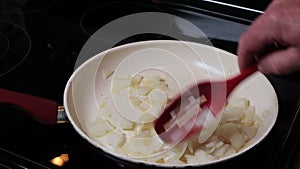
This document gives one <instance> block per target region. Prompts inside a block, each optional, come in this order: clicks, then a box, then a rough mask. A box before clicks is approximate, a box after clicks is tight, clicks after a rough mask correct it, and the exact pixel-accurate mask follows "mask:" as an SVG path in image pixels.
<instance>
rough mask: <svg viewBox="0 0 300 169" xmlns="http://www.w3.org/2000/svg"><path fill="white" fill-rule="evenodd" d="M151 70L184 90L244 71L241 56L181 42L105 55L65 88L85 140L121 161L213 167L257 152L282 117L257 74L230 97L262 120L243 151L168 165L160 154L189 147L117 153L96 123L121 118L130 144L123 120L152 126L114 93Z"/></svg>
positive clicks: (271, 90)
mask: <svg viewBox="0 0 300 169" xmlns="http://www.w3.org/2000/svg"><path fill="white" fill-rule="evenodd" d="M145 72H146V74H147V73H148V74H151V75H157V74H158V75H162V76H167V77H170V78H169V79H168V80H167V83H168V84H169V85H170V86H171V88H172V87H174V88H176V90H179V91H180V90H182V89H184V87H186V86H189V85H191V84H193V83H196V82H198V81H201V80H207V79H209V80H220V79H221V80H224V79H225V78H227V77H230V76H231V75H235V74H237V73H239V69H238V65H237V57H236V56H235V55H233V54H231V53H229V52H226V51H223V50H221V49H218V48H215V47H212V46H207V45H204V44H199V43H194V42H187V41H177V40H152V41H142V42H135V43H130V44H125V45H122V46H118V47H114V48H111V49H108V50H106V51H103V52H101V53H99V54H97V55H95V56H93V57H92V58H90V59H89V60H87V61H86V62H84V63H83V64H81V65H80V66H79V67H78V68H77V69H76V70H75V71H74V72H73V74H72V75H71V77H70V78H69V80H68V82H67V84H66V87H65V91H64V103H63V104H64V107H65V111H66V114H67V117H68V119H69V121H70V122H71V124H72V126H73V127H74V129H75V130H76V131H77V132H78V133H79V134H80V135H81V136H82V138H83V139H85V140H86V141H87V142H88V143H89V144H90V145H92V146H93V147H95V148H96V149H100V150H101V151H103V152H104V153H105V154H108V155H110V156H112V157H114V158H116V159H119V160H122V161H127V162H130V163H134V164H141V163H142V164H144V165H149V166H155V167H166V168H171V167H178V168H181V167H187V166H204V165H212V164H215V163H219V162H222V161H225V160H228V159H232V158H234V157H236V156H239V155H241V154H243V153H245V152H246V151H248V150H249V149H251V148H253V147H254V146H255V145H257V144H258V143H260V142H261V141H262V140H263V139H264V138H265V137H266V136H267V135H268V133H269V132H270V131H271V129H272V127H273V126H274V124H275V122H276V119H277V113H278V100H277V96H276V93H275V91H274V88H273V87H272V85H271V83H270V82H269V81H268V79H267V78H266V77H265V76H264V75H263V74H261V73H260V72H257V73H255V74H254V75H253V76H251V77H249V78H248V79H247V80H245V83H242V84H240V85H239V86H237V88H236V89H235V90H234V91H233V93H232V94H231V96H230V98H229V100H231V99H232V98H247V99H248V100H249V101H250V102H251V104H252V105H253V106H254V107H255V112H256V113H257V114H258V116H259V117H260V118H261V125H260V126H259V128H258V131H257V133H256V135H255V137H253V138H252V139H251V140H250V141H249V142H248V143H247V144H246V145H245V146H244V147H243V148H242V149H241V150H240V151H238V152H236V153H234V154H232V155H229V156H226V157H224V158H219V159H216V160H211V161H204V162H201V163H200V162H199V163H193V164H178V163H167V164H166V163H157V162H154V161H153V160H151V159H154V158H155V157H158V156H159V157H164V156H167V155H168V153H170V152H172V153H174V152H175V154H176V153H177V154H178V153H183V152H181V151H182V150H184V147H185V145H184V144H182V143H178V145H172V146H169V147H168V149H165V151H162V152H158V153H156V154H147V155H146V156H139V155H132V154H131V155H130V154H124V153H122V152H120V151H115V150H114V149H113V148H112V147H111V146H110V142H109V141H107V137H106V135H104V136H101V137H96V136H95V135H93V132H92V131H91V129H90V125H91V124H93V122H94V121H95V119H97V118H98V117H99V114H101V113H103V112H105V111H109V112H110V113H111V115H110V117H115V118H114V120H111V121H109V125H111V126H113V128H114V130H117V131H118V133H121V134H122V135H125V140H127V139H128V140H130V136H129V135H128V132H127V131H126V130H124V128H122V127H120V123H122V120H125V121H129V122H132V123H134V125H136V124H138V123H142V124H143V123H148V122H151V121H145V119H143V120H142V121H141V120H140V119H141V118H138V117H140V114H139V113H140V112H139V111H137V110H136V109H134V108H133V107H132V104H130V101H128V100H129V99H128V98H129V96H128V95H126V94H125V95H122V96H120V95H119V94H118V93H115V92H114V90H113V89H114V88H115V85H118V84H117V80H116V79H118V78H119V77H128V75H130V76H129V77H134V76H137V75H139V74H143V73H145ZM131 75H132V76H131ZM131 80H132V79H130V81H131ZM0 92H1V90H0ZM2 92H3V91H2ZM213 92H214V91H213V90H212V93H213ZM10 94H16V93H10ZM13 98H14V96H12V97H10V99H9V100H8V101H6V102H10V103H13V102H14V101H15V100H14V99H13ZM5 99H6V97H5V98H3V97H2V98H1V96H0V101H2V102H3V100H5ZM104 103H105V106H104ZM51 104H52V103H51ZM45 105H46V103H45ZM25 106H26V105H25ZM31 106H34V105H31ZM52 107H53V106H52ZM124 110H125V112H124ZM53 111H54V110H51V112H53ZM54 112H56V111H54ZM120 112H121V113H120ZM48 113H49V114H50V112H48ZM52 114H53V113H52ZM36 117H37V116H36ZM43 117H44V116H43ZM37 118H39V117H37ZM53 119H55V118H54V116H53V115H51V117H46V118H45V117H44V121H47V120H48V121H51V122H53ZM152 120H154V119H152ZM102 127H103V126H102ZM151 139H152V138H151ZM155 139H156V138H155ZM150 141H153V140H150ZM149 148H150V147H149ZM151 148H153V147H151ZM146 149H147V147H146Z"/></svg>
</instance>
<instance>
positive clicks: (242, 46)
mask: <svg viewBox="0 0 300 169" xmlns="http://www.w3.org/2000/svg"><path fill="white" fill-rule="evenodd" d="M273 25H274V21H273V20H272V19H270V18H269V16H268V15H262V16H261V17H259V18H258V19H257V20H256V21H255V22H254V23H253V25H251V26H250V27H249V28H248V30H247V31H246V32H245V33H244V34H243V35H242V36H241V38H240V40H239V45H238V51H237V54H238V56H239V58H238V64H239V67H240V68H241V69H243V68H245V67H248V66H250V65H251V64H253V63H254V62H256V60H255V56H256V55H261V54H260V53H263V51H264V50H265V49H266V48H267V47H268V46H270V44H272V43H274V42H276V41H278V42H279V41H281V39H280V37H278V35H280V34H279V33H278V31H279V29H280V27H278V26H277V27H275V26H273ZM275 28H276V29H275ZM275 35H276V36H275Z"/></svg>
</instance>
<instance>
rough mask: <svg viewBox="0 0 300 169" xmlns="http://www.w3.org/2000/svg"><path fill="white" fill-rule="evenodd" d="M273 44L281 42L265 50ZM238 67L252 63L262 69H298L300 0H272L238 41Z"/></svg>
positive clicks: (285, 71) (284, 71)
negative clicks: (274, 47) (271, 48)
mask: <svg viewBox="0 0 300 169" xmlns="http://www.w3.org/2000/svg"><path fill="white" fill-rule="evenodd" d="M272 44H276V45H278V46H280V48H277V49H275V50H272V51H271V52H270V51H269V52H266V51H267V50H268V47H269V46H270V45H272ZM237 53H238V63H239V67H240V69H243V68H245V67H248V66H250V65H252V64H254V63H257V64H258V69H259V70H260V71H261V72H262V73H267V74H269V73H270V74H277V75H283V74H288V73H292V72H295V71H299V70H300V1H299V0H274V1H272V2H271V4H270V5H269V6H268V8H267V9H266V10H265V13H264V14H262V15H261V16H259V17H258V18H257V19H256V20H255V21H254V22H253V23H252V25H250V26H249V28H248V30H247V31H246V32H245V33H244V34H243V35H242V36H241V37H240V40H239V45H238V51H237Z"/></svg>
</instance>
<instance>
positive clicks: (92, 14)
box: [80, 1, 163, 36]
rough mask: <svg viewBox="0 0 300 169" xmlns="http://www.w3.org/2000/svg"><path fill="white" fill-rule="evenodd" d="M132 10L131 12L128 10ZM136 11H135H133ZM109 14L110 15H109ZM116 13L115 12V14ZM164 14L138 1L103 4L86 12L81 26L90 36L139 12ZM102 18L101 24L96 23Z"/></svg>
mask: <svg viewBox="0 0 300 169" xmlns="http://www.w3.org/2000/svg"><path fill="white" fill-rule="evenodd" d="M126 9H131V10H126ZM132 9H134V10H132ZM108 11H110V12H109V15H107V13H108ZM113 11H115V12H113ZM154 11H156V12H158V11H159V12H163V11H162V10H161V9H160V8H158V7H156V6H153V5H151V4H147V3H142V2H137V1H126V2H124V1H114V2H108V3H103V4H101V5H98V6H95V7H93V8H91V9H89V10H88V11H86V12H85V13H84V14H83V16H82V17H81V20H80V24H81V28H82V29H83V31H84V32H85V33H86V34H88V35H89V36H91V35H93V34H94V33H95V31H97V30H98V29H100V28H101V27H102V26H104V24H107V23H108V22H111V21H113V20H116V19H119V18H120V17H124V16H126V15H130V14H134V13H139V12H154ZM99 16H101V22H95V21H97V20H99Z"/></svg>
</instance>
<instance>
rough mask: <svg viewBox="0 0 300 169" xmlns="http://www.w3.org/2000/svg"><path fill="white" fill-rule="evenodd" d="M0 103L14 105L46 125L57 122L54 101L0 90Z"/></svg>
mask: <svg viewBox="0 0 300 169" xmlns="http://www.w3.org/2000/svg"><path fill="white" fill-rule="evenodd" d="M0 103H7V104H11V105H15V106H18V107H21V108H22V109H24V110H25V111H26V112H27V113H28V114H29V115H30V116H31V117H33V118H34V119H36V120H38V121H41V122H43V123H47V124H56V122H57V106H58V105H57V103H56V102H55V101H52V100H49V99H45V98H41V97H37V96H32V95H29V94H24V93H19V92H15V91H10V90H5V89H0Z"/></svg>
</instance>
